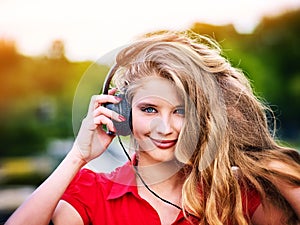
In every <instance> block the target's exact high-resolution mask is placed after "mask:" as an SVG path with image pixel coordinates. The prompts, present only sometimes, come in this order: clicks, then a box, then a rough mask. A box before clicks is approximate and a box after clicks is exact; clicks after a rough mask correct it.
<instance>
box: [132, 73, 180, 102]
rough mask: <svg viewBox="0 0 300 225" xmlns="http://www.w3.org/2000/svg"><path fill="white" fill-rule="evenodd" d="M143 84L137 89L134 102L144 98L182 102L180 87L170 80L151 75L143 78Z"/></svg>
mask: <svg viewBox="0 0 300 225" xmlns="http://www.w3.org/2000/svg"><path fill="white" fill-rule="evenodd" d="M141 82H142V85H141V86H140V87H139V88H138V89H137V90H136V92H135V94H134V96H133V99H132V100H133V102H137V101H140V100H142V99H146V98H151V99H155V98H156V99H161V100H165V101H166V102H168V103H172V104H179V103H181V102H182V99H181V98H180V95H179V92H178V88H176V86H175V85H174V84H173V83H172V82H171V81H169V80H167V79H165V78H161V77H155V76H153V77H150V78H146V79H143V80H142V81H141Z"/></svg>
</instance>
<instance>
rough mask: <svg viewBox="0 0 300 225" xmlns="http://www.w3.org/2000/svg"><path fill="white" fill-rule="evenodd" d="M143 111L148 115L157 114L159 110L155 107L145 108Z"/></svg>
mask: <svg viewBox="0 0 300 225" xmlns="http://www.w3.org/2000/svg"><path fill="white" fill-rule="evenodd" d="M141 110H142V111H143V112H146V113H156V112H157V110H156V109H155V108H153V107H143V108H142V109H141Z"/></svg>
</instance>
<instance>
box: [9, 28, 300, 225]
mask: <svg viewBox="0 0 300 225" xmlns="http://www.w3.org/2000/svg"><path fill="white" fill-rule="evenodd" d="M114 73H115V74H114V80H115V83H116V86H117V89H116V88H114V89H111V90H110V91H109V93H108V94H102V95H96V96H93V98H92V99H91V102H90V106H89V110H88V114H87V116H86V118H85V119H84V120H83V121H82V125H81V128H80V131H79V133H78V136H77V138H76V140H75V143H74V146H73V148H72V149H71V151H70V152H69V153H68V155H67V156H66V158H65V159H64V160H63V161H62V162H61V164H60V165H59V166H58V168H57V169H56V170H55V171H54V172H53V174H51V175H50V177H49V178H48V179H47V180H46V181H45V182H44V183H43V184H42V185H41V186H40V187H39V188H37V190H36V191H35V192H34V193H33V194H32V196H31V197H30V198H29V199H28V200H27V201H26V202H24V203H23V204H22V205H21V206H20V207H19V209H17V210H16V212H15V213H14V214H13V215H12V216H11V218H10V219H9V220H8V221H7V223H6V224H7V225H10V224H13V225H17V224H38V225H41V224H48V223H49V221H50V220H52V221H53V223H54V224H78V225H79V224H80V225H82V224H131V225H132V224H151V225H153V224H197V225H198V224H199V225H208V224H209V225H221V224H239V225H240V224H243V225H244V224H255V225H266V224H274V225H275V224H276V225H277V224H300V223H299V221H300V167H299V165H300V157H299V153H298V152H297V151H296V150H293V149H289V148H286V147H282V146H279V145H278V144H277V143H276V142H275V140H274V137H273V136H272V135H271V134H270V130H269V127H268V121H267V117H266V113H265V111H266V107H265V106H264V105H263V104H262V103H261V102H260V101H258V99H257V98H256V97H255V96H254V94H253V92H252V90H251V87H250V85H249V82H248V80H247V79H246V77H245V76H244V75H243V73H242V72H241V71H239V70H238V69H235V68H233V67H232V66H231V65H230V63H229V62H228V61H227V60H226V59H225V58H224V57H222V55H221V52H220V48H219V47H218V45H217V44H216V43H214V42H213V41H211V40H209V39H207V38H205V37H201V36H196V35H187V34H183V33H164V34H158V35H152V36H149V37H145V38H143V39H141V40H139V41H137V42H134V43H133V44H131V45H129V46H128V47H126V48H124V49H123V50H121V51H120V52H119V54H118V55H117V57H116V65H115V67H114ZM117 92H122V93H123V94H124V97H122V98H120V97H118V96H116V95H115V94H116V93H117ZM125 99H126V100H127V101H128V102H129V103H130V107H131V113H130V117H129V118H126V117H124V115H121V114H119V113H117V112H115V111H112V110H111V109H109V108H108V107H106V105H107V103H113V104H119V103H120V102H121V101H124V100H125ZM126 121H127V122H129V126H130V128H131V132H132V134H131V138H132V148H134V150H135V154H134V156H133V157H132V160H131V161H129V162H128V163H127V164H125V165H124V166H122V167H120V168H118V169H116V170H115V171H114V172H112V173H110V174H104V173H95V172H93V171H91V170H88V169H84V168H83V166H84V165H86V163H87V162H89V161H91V160H92V159H94V158H96V157H98V156H100V155H101V154H102V153H103V152H104V151H105V150H106V149H107V147H108V145H109V144H110V143H111V141H112V139H113V138H114V137H115V134H114V133H118V130H117V129H116V125H115V124H116V123H118V122H126ZM114 122H115V123H114ZM103 125H105V126H106V127H107V129H108V130H109V132H107V131H106V130H104V129H103Z"/></svg>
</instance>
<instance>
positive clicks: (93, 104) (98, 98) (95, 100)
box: [88, 95, 122, 113]
mask: <svg viewBox="0 0 300 225" xmlns="http://www.w3.org/2000/svg"><path fill="white" fill-rule="evenodd" d="M121 100H122V99H121V98H119V97H116V96H113V95H93V96H92V98H91V101H90V104H89V111H88V112H89V113H91V112H93V111H94V109H96V108H98V107H99V106H101V105H102V104H104V103H107V102H110V103H113V104H116V103H119V102H120V101H121Z"/></svg>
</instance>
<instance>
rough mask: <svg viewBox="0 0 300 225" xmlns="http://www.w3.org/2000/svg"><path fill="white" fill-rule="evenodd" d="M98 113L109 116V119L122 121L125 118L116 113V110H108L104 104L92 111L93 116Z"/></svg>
mask: <svg viewBox="0 0 300 225" xmlns="http://www.w3.org/2000/svg"><path fill="white" fill-rule="evenodd" d="M100 115H104V116H106V117H109V118H110V119H113V120H115V121H118V122H123V121H124V119H125V118H124V116H122V115H120V114H118V113H117V112H115V111H113V110H110V109H108V108H106V107H104V106H99V107H98V108H96V109H95V110H94V112H93V116H94V117H97V116H100Z"/></svg>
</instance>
